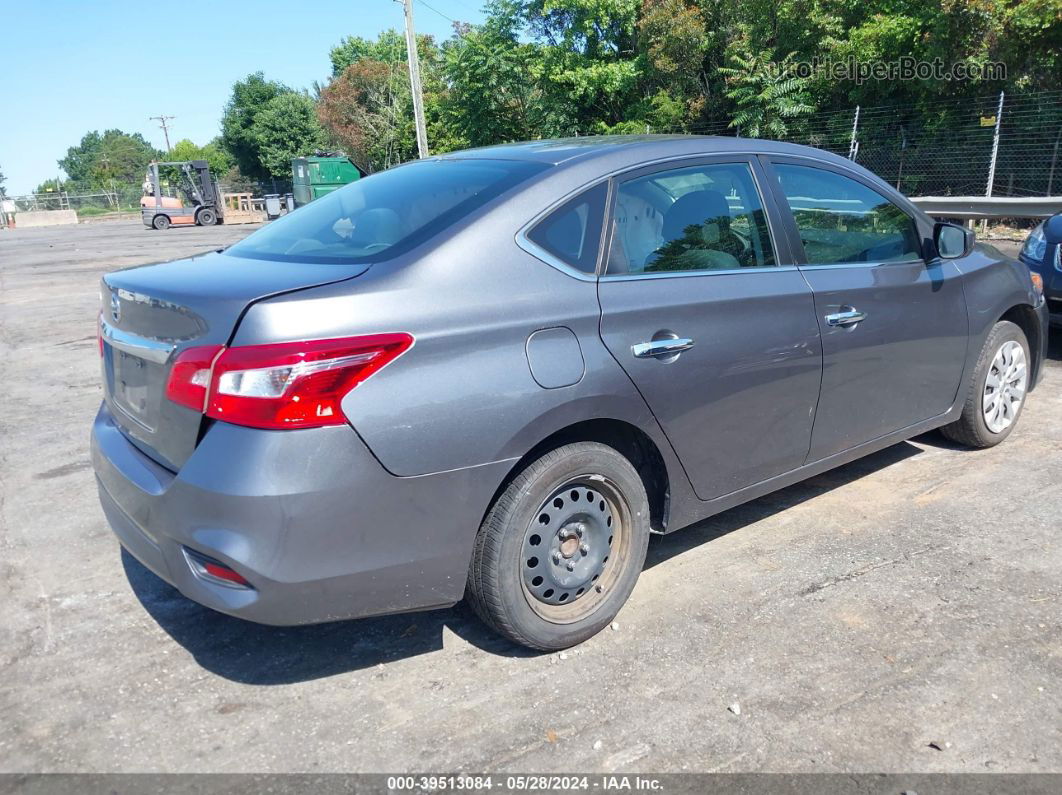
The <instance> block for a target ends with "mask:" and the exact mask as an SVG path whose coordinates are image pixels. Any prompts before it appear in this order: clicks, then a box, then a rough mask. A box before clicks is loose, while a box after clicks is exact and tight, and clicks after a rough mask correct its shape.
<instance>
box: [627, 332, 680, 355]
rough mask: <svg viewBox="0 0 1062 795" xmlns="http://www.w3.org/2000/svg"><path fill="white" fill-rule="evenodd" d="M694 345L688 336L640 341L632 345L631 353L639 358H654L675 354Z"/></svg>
mask: <svg viewBox="0 0 1062 795" xmlns="http://www.w3.org/2000/svg"><path fill="white" fill-rule="evenodd" d="M692 347H693V340H691V339H689V338H687V337H678V338H669V339H663V340H653V341H652V342H639V343H638V344H637V345H632V346H631V353H633V354H634V356H635V358H638V359H652V358H654V357H657V356H674V355H675V354H676V353H682V352H683V351H688V350H689V349H690V348H692Z"/></svg>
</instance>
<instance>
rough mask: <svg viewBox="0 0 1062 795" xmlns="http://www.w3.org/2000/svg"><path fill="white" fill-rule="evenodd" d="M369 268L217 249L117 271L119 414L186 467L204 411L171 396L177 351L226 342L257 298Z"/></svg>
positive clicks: (113, 339)
mask: <svg viewBox="0 0 1062 795" xmlns="http://www.w3.org/2000/svg"><path fill="white" fill-rule="evenodd" d="M368 268H369V266H368V265H366V264H331V263H329V264H322V263H318V264H315V263H297V264H295V263H290V262H287V263H285V262H273V261H268V260H257V259H246V258H243V257H233V256H227V255H225V254H222V253H219V252H212V253H209V254H204V255H202V256H197V257H192V258H189V259H183V260H176V261H173V262H165V263H161V264H157V265H142V266H138V267H135V268H128V269H126V270H120V271H115V272H113V273H109V274H107V275H106V276H104V277H103V279H102V282H101V285H100V300H101V305H100V322H101V332H102V334H103V343H104V344H103V362H102V365H103V390H104V399H105V400H106V402H107V405H108V408H109V409H110V410H111V414H112V415H114V418H115V420H116V422H117V423H118V425H119V426H120V427H121V429H122V430H123V432H124V433H125V435H126V436H127V437H128V438H129V439H130V440H131V441H132V442H133V443H134V444H135V445H136V446H137V447H138V448H139V449H140V450H141V451H142V452H144V453H145V454H147V455H148V456H150V457H151V458H153V459H155V460H156V461H158V462H159V463H160V464H162V465H163V466H165V467H167V468H169V469H172V470H174V471H177V470H178V469H180V468H181V466H182V465H183V464H184V462H185V461H186V460H187V459H188V457H189V456H190V455H191V454H192V451H193V450H194V449H195V446H196V443H197V442H198V440H199V432H200V427H201V423H202V420H203V417H202V415H201V414H199V413H198V412H196V411H193V410H191V409H188V408H186V407H184V406H181V405H178V404H176V403H174V402H172V401H170V400H169V399H167V397H166V382H167V379H168V378H169V373H170V367H171V365H172V363H173V360H174V358H175V357H176V356H177V355H179V354H180V353H181V352H182V351H183V350H185V349H187V348H190V347H193V346H199V345H225V344H226V343H227V342H228V341H229V339H230V338H231V337H232V334H233V332H234V330H235V328H236V325H237V323H238V322H239V320H240V317H241V316H242V315H243V312H244V310H245V309H246V308H247V307H248V306H250V305H251V304H252V303H254V302H255V301H258V300H261V299H263V298H270V297H273V296H276V295H280V294H282V293H287V292H292V291H295V290H301V289H305V288H308V287H317V286H320V285H323V284H331V283H333V282H338V281H344V280H346V279H351V278H354V277H355V276H359V275H361V274H362V273H364V272H365V271H366V270H368Z"/></svg>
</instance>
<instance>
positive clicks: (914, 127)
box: [690, 91, 1062, 196]
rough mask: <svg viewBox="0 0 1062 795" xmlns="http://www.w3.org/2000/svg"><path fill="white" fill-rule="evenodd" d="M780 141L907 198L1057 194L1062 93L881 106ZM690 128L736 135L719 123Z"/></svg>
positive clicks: (812, 122) (1061, 174)
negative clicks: (924, 107) (873, 177)
mask: <svg viewBox="0 0 1062 795" xmlns="http://www.w3.org/2000/svg"><path fill="white" fill-rule="evenodd" d="M790 128H791V130H790V134H789V135H788V136H786V137H785V138H784V139H783V140H787V141H791V142H793V143H799V144H806V145H808V146H815V147H818V148H820V149H826V150H828V151H831V152H834V153H836V154H839V155H841V156H843V157H848V158H850V159H852V160H854V161H855V162H857V163H860V164H861V165H863V166H865V167H866V168H868V169H870V170H871V171H873V172H874V173H875V174H877V175H878V176H879V177H881V178H882V179H884V180H885V181H886V182H889V183H890V184H892V185H894V186H895V187H896V188H897V189H898V190H900V191H902V192H903V193H905V194H907V195H909V196H987V195H991V196H1056V195H1059V194H1062V91H1050V92H1041V93H1036V94H1021V95H1013V96H1010V95H1003V96H1002V97H1001V96H1000V95H999V94H996V95H993V96H985V97H978V98H976V99H972V100H971V99H963V100H950V101H942V102H939V103H937V104H936V105H935V106H934V108H933V109H932V111H929V112H922V113H915V112H912V111H910V110H909V109H906V108H900V107H895V106H883V107H872V108H853V109H851V110H843V111H833V112H828V113H817V114H815V115H813V116H811V117H809V118H807V119H802V120H800V121H798V122H790ZM690 132H696V133H700V134H707V135H736V134H738V131H737V130H735V129H734V128H732V127H730V126H729V125H728V124H727V123H726V122H720V123H718V124H709V125H701V126H698V127H696V128H694V129H692V130H690Z"/></svg>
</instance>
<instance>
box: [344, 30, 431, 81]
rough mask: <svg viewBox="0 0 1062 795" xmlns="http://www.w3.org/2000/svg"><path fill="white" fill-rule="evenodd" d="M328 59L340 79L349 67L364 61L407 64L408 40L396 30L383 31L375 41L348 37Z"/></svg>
mask: <svg viewBox="0 0 1062 795" xmlns="http://www.w3.org/2000/svg"><path fill="white" fill-rule="evenodd" d="M417 52H418V53H419V52H420V50H419V49H418V50H417ZM328 58H329V60H330V61H331V62H332V77H339V75H341V74H343V72H345V71H346V69H347V67H348V66H351V65H353V64H355V63H357V62H358V61H360V60H362V59H366V60H370V61H381V62H383V63H386V64H398V63H405V62H406V39H405V36H403V35H402V34H401V33H399V32H398V31H397V30H394V29H389V30H385V31H383V32H382V33H380V35H379V36H377V37H376V40H375V41H373V40H372V39H363V38H362V37H361V36H347V37H345V38H343V39H341V40H340V42H339V44H337V45H336V46H335V47H333V48H332V49H331V51H330V52H329V53H328Z"/></svg>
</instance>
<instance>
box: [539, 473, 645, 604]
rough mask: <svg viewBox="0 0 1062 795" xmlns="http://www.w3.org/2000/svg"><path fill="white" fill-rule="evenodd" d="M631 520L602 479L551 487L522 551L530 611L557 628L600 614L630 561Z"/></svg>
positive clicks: (616, 494)
mask: <svg viewBox="0 0 1062 795" xmlns="http://www.w3.org/2000/svg"><path fill="white" fill-rule="evenodd" d="M573 495H576V496H574V497H573ZM630 519H631V515H630V508H629V507H628V505H627V501H626V500H625V499H624V498H623V497H622V495H621V494H620V491H619V489H618V488H617V487H616V485H615V484H613V483H612V482H611V481H609V480H608V479H607V478H604V477H602V476H600V475H580V476H577V477H573V478H568V479H566V480H565V481H563V482H562V483H561V484H560V485H559V486H557V487H556V488H555V489H553V490H552V491H551V492H550V495H549V497H547V498H546V499H545V500H544V501H543V502H542V504H541V505H540V506H539V507H538V510H537V511H535V514H534V516H533V517H532V519H531V521H530V523H529V524H528V527H527V530H526V531H525V532H524V538H523V543H522V544H521V547H520V553H521V556H520V569H521V572H520V582H521V585H522V587H523V592H524V597H525V598H526V599H527V603H528V604H529V605H530V606H531V609H532V610H534V611H535V613H537V614H538V615H539V616H541V617H542V618H544V619H546V620H547V621H550V622H553V623H557V624H569V623H572V622H574V621H580V620H582V619H584V618H586V617H587V616H588V615H590V614H591V613H593V612H594V611H595V610H597V608H598V607H600V606H601V604H602V603H603V602H604V601H605V600H606V599H607V598H608V596H609V595H610V594H611V593H612V589H613V588H614V587H615V585H616V581H617V580H618V579H619V577H620V576H621V574H622V573H623V571H624V569H625V565H624V564H625V563H626V561H627V560H628V559H629V557H630V549H631V532H630V527H631V520H630Z"/></svg>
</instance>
